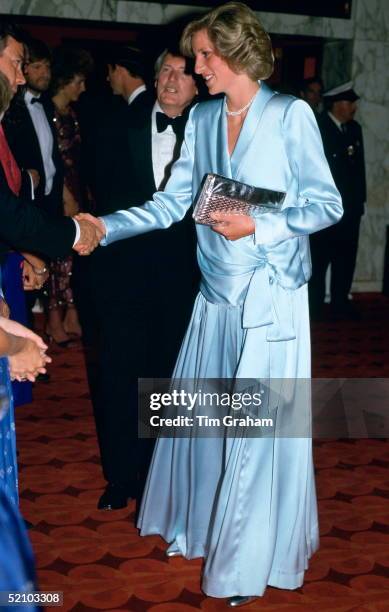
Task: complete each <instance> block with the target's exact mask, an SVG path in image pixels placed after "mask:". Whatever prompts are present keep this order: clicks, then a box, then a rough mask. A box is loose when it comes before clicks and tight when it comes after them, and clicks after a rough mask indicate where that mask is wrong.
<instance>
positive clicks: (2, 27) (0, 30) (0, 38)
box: [0, 21, 25, 53]
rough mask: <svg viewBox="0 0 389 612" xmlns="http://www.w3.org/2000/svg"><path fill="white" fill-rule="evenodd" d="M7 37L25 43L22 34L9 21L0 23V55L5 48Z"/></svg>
mask: <svg viewBox="0 0 389 612" xmlns="http://www.w3.org/2000/svg"><path fill="white" fill-rule="evenodd" d="M8 36H12V38H14V39H15V40H17V41H18V42H21V43H23V42H24V41H25V36H24V34H23V32H22V31H21V30H20V29H19V28H18V27H17V26H16V25H15V24H13V23H10V22H9V21H0V53H2V51H3V50H4V48H5V47H6V46H7V38H8Z"/></svg>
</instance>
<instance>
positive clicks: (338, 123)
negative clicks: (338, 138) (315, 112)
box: [328, 111, 343, 133]
mask: <svg viewBox="0 0 389 612" xmlns="http://www.w3.org/2000/svg"><path fill="white" fill-rule="evenodd" d="M328 116H329V118H330V119H332V121H333V122H334V123H335V125H336V127H337V128H338V129H339V130H340V131H341V132H342V133H343V129H342V122H341V121H339V119H337V118H336V117H335V115H333V114H332V113H330V111H328Z"/></svg>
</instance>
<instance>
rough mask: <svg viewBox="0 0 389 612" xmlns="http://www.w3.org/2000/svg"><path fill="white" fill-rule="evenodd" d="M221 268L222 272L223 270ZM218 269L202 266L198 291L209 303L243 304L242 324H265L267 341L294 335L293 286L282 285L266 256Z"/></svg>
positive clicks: (230, 305) (247, 326)
mask: <svg viewBox="0 0 389 612" xmlns="http://www.w3.org/2000/svg"><path fill="white" fill-rule="evenodd" d="M223 272H225V273H223ZM228 272H229V273H227V270H225V271H223V270H222V269H221V268H219V270H218V272H214V271H211V270H202V280H201V284H200V291H201V293H202V295H203V296H204V298H205V299H206V300H207V301H208V302H211V303H212V304H218V305H221V306H225V307H234V306H235V307H236V306H243V314H242V326H243V327H244V328H246V329H251V328H255V327H262V326H265V325H266V326H267V334H266V339H267V341H268V342H278V341H282V340H293V339H295V338H296V334H295V330H294V325H293V315H292V293H293V290H291V289H285V288H284V287H282V286H281V285H280V284H279V283H278V282H277V270H276V268H275V266H274V265H272V264H271V263H270V262H269V261H268V259H267V257H261V258H260V259H259V260H257V261H256V265H255V266H253V267H251V269H250V267H249V266H242V270H241V273H239V269H238V266H235V267H234V268H233V272H234V273H233V274H231V273H230V272H231V269H229V270H228Z"/></svg>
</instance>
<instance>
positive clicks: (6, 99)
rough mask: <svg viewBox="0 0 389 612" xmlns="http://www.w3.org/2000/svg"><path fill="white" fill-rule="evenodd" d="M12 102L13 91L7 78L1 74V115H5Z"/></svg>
mask: <svg viewBox="0 0 389 612" xmlns="http://www.w3.org/2000/svg"><path fill="white" fill-rule="evenodd" d="M11 100H12V90H11V86H10V84H9V81H8V79H7V77H6V76H5V75H4V74H3V73H2V72H0V115H3V113H5V111H6V110H7V108H8V107H9V105H10V102H11Z"/></svg>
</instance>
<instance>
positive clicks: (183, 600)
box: [17, 294, 389, 612]
mask: <svg viewBox="0 0 389 612" xmlns="http://www.w3.org/2000/svg"><path fill="white" fill-rule="evenodd" d="M357 303H358V306H359V308H360V310H361V312H362V314H363V318H362V320H361V321H358V322H337V323H332V324H330V323H320V324H316V325H315V326H314V327H313V330H312V331H313V355H314V361H313V364H314V374H315V376H316V377H335V376H344V377H389V325H388V320H389V299H386V298H384V297H382V296H379V295H378V296H377V295H373V294H371V295H364V296H360V297H358V302H357ZM52 356H53V365H52V368H51V382H50V383H49V384H46V385H44V384H40V385H37V386H36V389H35V401H34V403H33V404H31V405H29V406H25V407H22V408H20V409H18V414H17V434H18V445H19V451H20V456H19V461H20V492H21V508H22V511H23V513H24V516H25V518H26V519H28V520H29V521H31V522H32V523H33V528H32V529H31V530H30V535H31V539H32V542H33V546H34V549H35V553H36V558H37V565H38V574H39V581H40V588H41V589H42V590H51V591H63V592H64V607H63V608H59V609H62V610H74V611H77V612H83V611H88V610H92V611H93V610H110V611H111V612H113V611H119V610H122V611H127V612H128V611H130V612H143V611H146V610H147V611H150V612H193V611H194V610H204V612H205V611H206V612H211V611H219V610H220V611H221V610H227V609H228V608H227V607H226V605H225V601H224V600H215V599H208V598H206V597H204V595H203V594H202V592H201V590H200V571H201V561H200V560H195V561H184V560H182V559H179V558H174V559H170V560H168V559H166V558H165V556H164V548H165V544H164V542H163V541H162V540H161V539H160V538H159V537H147V538H140V537H139V536H138V533H137V531H136V529H135V528H134V527H133V521H132V519H133V514H134V508H133V507H131V506H130V507H129V508H128V509H125V510H119V511H116V512H103V511H98V510H96V501H97V499H98V497H99V494H100V493H101V491H102V488H103V486H104V481H103V478H102V476H101V472H100V464H99V453H98V447H97V442H96V436H95V429H94V421H93V416H92V410H91V404H90V401H89V395H88V389H87V385H86V378H85V368H84V359H83V353H82V350H81V348H75V349H67V350H63V351H57V350H53V351H52ZM315 466H316V469H317V487H318V497H319V512H320V527H321V548H320V550H319V552H318V553H317V554H316V555H315V556H314V558H313V559H312V561H311V564H310V568H309V571H308V572H307V574H306V580H305V584H304V586H303V587H302V588H301V589H299V590H297V591H291V592H288V591H280V590H277V589H274V588H268V589H267V591H266V593H265V596H264V597H263V598H262V599H261V600H258V601H257V602H255V603H253V604H251V605H250V606H248V607H247V610H253V611H254V610H258V611H259V610H269V611H270V610H272V611H277V612H279V611H285V612H298V611H300V610H301V611H304V610H306V611H307V612H308V611H309V612H311V611H312V610H315V611H317V612H319V611H323V610H336V611H338V612H346V611H351V610H352V611H355V612H356V611H358V612H384V611H389V443H388V442H387V441H386V440H378V439H376V440H367V439H365V440H357V441H350V440H347V441H319V442H317V443H315ZM57 609H58V608H57ZM245 609H246V608H245Z"/></svg>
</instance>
